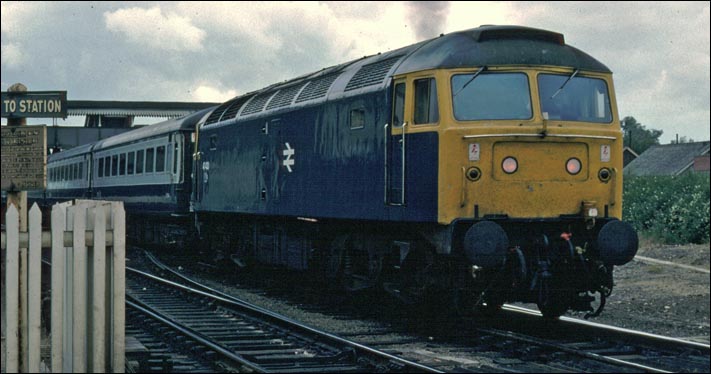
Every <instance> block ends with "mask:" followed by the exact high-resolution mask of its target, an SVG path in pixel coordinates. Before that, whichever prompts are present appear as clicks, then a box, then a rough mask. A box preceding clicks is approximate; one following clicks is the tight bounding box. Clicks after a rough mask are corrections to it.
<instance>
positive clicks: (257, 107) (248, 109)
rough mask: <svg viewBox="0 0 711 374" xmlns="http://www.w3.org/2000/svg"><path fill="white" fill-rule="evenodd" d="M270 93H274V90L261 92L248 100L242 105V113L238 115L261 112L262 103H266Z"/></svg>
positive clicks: (262, 108)
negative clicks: (247, 102) (245, 104)
mask: <svg viewBox="0 0 711 374" xmlns="http://www.w3.org/2000/svg"><path fill="white" fill-rule="evenodd" d="M272 95H274V92H267V93H263V94H261V95H259V96H257V97H255V98H254V99H253V100H252V101H250V102H249V104H247V106H245V107H244V110H243V111H242V114H240V117H241V116H246V115H248V114H252V113H257V112H261V111H262V110H264V105H265V104H266V103H267V101H268V100H269V98H270V97H272Z"/></svg>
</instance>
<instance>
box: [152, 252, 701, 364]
mask: <svg viewBox="0 0 711 374" xmlns="http://www.w3.org/2000/svg"><path fill="white" fill-rule="evenodd" d="M158 266H160V267H162V269H163V271H166V272H170V273H172V274H173V275H172V276H175V277H181V278H182V279H184V280H185V281H186V282H188V281H189V282H193V281H192V280H190V279H189V278H187V277H185V276H183V275H182V274H181V273H179V272H176V271H173V270H172V269H170V268H169V267H167V266H165V265H162V264H160V263H158ZM193 286H194V287H203V286H201V285H198V284H196V283H193ZM203 289H204V290H206V291H205V292H216V291H214V290H212V291H208V290H209V289H208V288H203ZM221 295H222V297H226V298H229V297H230V296H228V295H224V294H221ZM354 318H357V317H354ZM481 322H482V323H479V324H477V325H466V324H463V325H460V326H458V327H456V330H455V329H450V330H449V331H441V332H438V333H437V335H438V336H437V337H436V339H435V340H436V342H437V343H433V342H432V341H431V340H429V339H428V338H427V337H422V336H416V335H415V336H413V335H412V334H409V333H407V335H406V336H402V335H401V336H400V337H395V338H393V337H392V335H393V334H392V331H388V330H387V329H384V330H382V331H373V332H367V331H363V332H360V333H358V332H355V333H351V334H347V336H348V338H349V339H352V340H355V341H359V342H362V343H364V344H367V345H369V346H377V347H380V348H381V349H383V350H386V351H388V352H391V353H394V354H398V355H400V356H402V357H406V358H410V359H416V360H418V361H419V362H422V363H425V364H427V365H430V366H434V367H437V368H440V369H443V370H457V371H462V370H470V371H492V370H511V371H557V370H564V371H596V372H599V371H612V372H616V371H617V372H658V373H663V372H678V371H680V372H708V371H709V346H708V345H705V344H699V343H694V342H687V341H683V340H680V339H674V338H668V337H662V336H659V335H653V334H645V333H641V332H637V331H632V330H626V329H618V328H615V327H611V326H606V325H600V324H595V323H591V322H587V321H582V320H577V319H573V318H567V317H563V318H561V319H560V321H555V323H551V322H550V321H546V320H544V319H543V318H541V316H540V314H539V313H538V312H535V311H531V310H526V309H523V308H519V307H515V306H506V307H505V308H504V311H503V315H502V316H500V318H496V319H488V320H485V321H481ZM399 333H406V332H404V331H399ZM427 334H430V332H428V333H427ZM341 335H344V334H341ZM443 343H445V344H443ZM440 345H442V347H439V346H440ZM452 345H453V346H452ZM445 346H447V347H446V348H445ZM423 347H424V348H423ZM452 352H454V354H453V353H452ZM447 361H449V362H447Z"/></svg>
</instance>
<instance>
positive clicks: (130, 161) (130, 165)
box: [126, 152, 136, 175]
mask: <svg viewBox="0 0 711 374" xmlns="http://www.w3.org/2000/svg"><path fill="white" fill-rule="evenodd" d="M135 157H136V152H128V163H127V167H128V169H126V174H128V175H133V165H134V164H135V161H136V159H135Z"/></svg>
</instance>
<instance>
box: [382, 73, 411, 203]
mask: <svg viewBox="0 0 711 374" xmlns="http://www.w3.org/2000/svg"><path fill="white" fill-rule="evenodd" d="M405 90H406V85H405V80H404V79H402V80H397V81H395V88H394V89H393V100H392V103H393V111H392V118H391V121H390V124H389V125H386V126H385V143H386V144H385V203H386V204H387V205H405V161H406V157H405V156H406V150H407V145H406V143H405V142H406V139H405V133H406V129H407V122H406V121H405V93H406V92H405Z"/></svg>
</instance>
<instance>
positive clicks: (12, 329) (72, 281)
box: [2, 200, 126, 373]
mask: <svg viewBox="0 0 711 374" xmlns="http://www.w3.org/2000/svg"><path fill="white" fill-rule="evenodd" d="M51 218H52V219H51V224H52V227H51V233H49V234H50V235H49V237H48V236H43V232H42V212H41V211H40V209H39V207H38V206H37V205H36V204H35V205H33V207H32V209H31V210H30V211H29V225H28V230H27V232H20V216H19V212H18V210H17V208H16V207H15V206H14V205H10V206H9V207H8V210H7V213H6V230H5V232H3V236H2V242H3V247H4V249H6V251H5V252H6V255H5V268H6V272H5V289H4V290H3V299H4V300H5V305H6V313H5V327H6V330H7V331H6V340H5V343H6V344H5V347H4V348H5V370H6V372H8V373H11V372H18V371H19V370H22V371H23V372H39V371H40V369H41V368H40V363H41V355H40V352H41V350H40V345H41V344H40V336H41V334H40V333H41V307H42V303H41V295H42V293H41V291H42V289H41V284H42V279H41V277H42V275H41V274H42V271H41V266H42V265H41V258H42V248H43V247H45V248H51V249H52V265H53V266H52V272H51V281H52V285H51V292H52V303H51V325H52V328H51V369H52V372H55V373H57V372H75V373H77V372H85V371H90V372H116V373H123V372H124V370H125V368H124V365H125V357H124V355H125V342H124V339H125V331H124V328H125V327H124V325H125V315H124V314H125V279H126V274H125V259H126V254H125V233H126V229H125V212H124V210H123V203H121V202H104V201H91V200H77V201H76V202H74V203H71V202H67V203H62V204H56V205H54V206H53V207H52V215H51ZM87 230H89V231H87ZM87 233H89V234H87ZM45 235H46V234H45ZM85 235H91V236H90V237H91V238H92V239H87V238H86V236H85ZM43 237H44V238H45V242H43ZM47 239H49V240H47ZM107 244H108V246H107ZM20 247H23V248H28V251H27V252H28V253H27V261H26V266H24V267H21V266H20V265H21V264H20ZM23 269H25V270H23ZM23 284H24V285H25V286H23ZM23 294H24V297H26V299H25V300H27V306H28V307H27V308H26V309H23V310H20V308H19V307H20V305H19V304H20V299H21V297H22V296H23ZM107 356H108V357H107Z"/></svg>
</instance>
